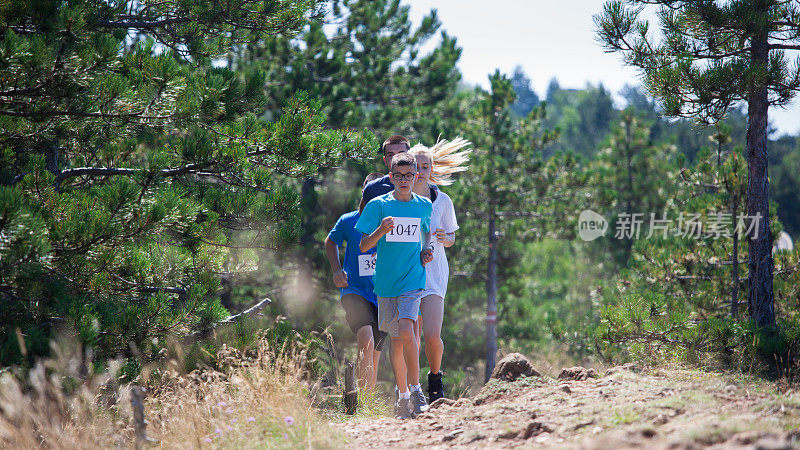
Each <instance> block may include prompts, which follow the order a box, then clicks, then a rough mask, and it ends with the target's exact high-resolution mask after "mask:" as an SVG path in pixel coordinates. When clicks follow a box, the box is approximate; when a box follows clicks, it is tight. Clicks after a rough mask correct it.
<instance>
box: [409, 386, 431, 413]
mask: <svg viewBox="0 0 800 450" xmlns="http://www.w3.org/2000/svg"><path fill="white" fill-rule="evenodd" d="M411 405H412V406H414V414H422V413H424V412H425V411H427V410H428V401H427V400H425V394H423V393H422V391H415V390H413V389H412V390H411Z"/></svg>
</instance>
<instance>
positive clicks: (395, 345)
mask: <svg viewBox="0 0 800 450" xmlns="http://www.w3.org/2000/svg"><path fill="white" fill-rule="evenodd" d="M389 356H390V359H391V360H392V372H394V380H395V382H396V383H397V389H399V390H400V392H401V393H402V392H406V391H407V390H408V383H407V382H406V375H408V374H407V373H406V365H405V362H404V361H403V359H404V358H403V356H404V355H403V340H402V339H401V338H399V337H393V338H392V348H391V349H389Z"/></svg>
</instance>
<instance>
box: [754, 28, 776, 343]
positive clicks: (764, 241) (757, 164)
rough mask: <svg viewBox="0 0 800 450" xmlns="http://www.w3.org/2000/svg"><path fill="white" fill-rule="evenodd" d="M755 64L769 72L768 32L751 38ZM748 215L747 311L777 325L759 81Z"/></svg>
mask: <svg viewBox="0 0 800 450" xmlns="http://www.w3.org/2000/svg"><path fill="white" fill-rule="evenodd" d="M751 57H752V64H753V65H754V66H755V67H757V68H761V69H763V70H766V66H767V62H768V58H769V48H768V46H767V34H766V32H760V33H758V34H756V35H755V36H753V38H752V50H751ZM747 103H748V105H747V106H748V108H747V113H748V124H747V171H748V179H747V215H748V216H749V220H754V221H756V227H754V229H753V231H752V232H750V233H748V242H749V247H750V256H749V260H748V266H749V272H750V273H749V281H750V286H749V293H748V300H747V306H748V312H749V313H750V317H752V318H753V320H755V322H756V325H757V326H758V327H760V328H761V327H768V326H771V325H773V324H774V323H775V310H774V297H773V291H772V273H773V260H772V233H771V231H770V227H769V178H768V177H767V109H768V107H769V104H768V102H767V87H766V86H765V85H764V82H763V81H760V80H759V79H758V78H757V81H755V82H754V84H753V86H752V87H751V88H750V92H749V94H748V98H747Z"/></svg>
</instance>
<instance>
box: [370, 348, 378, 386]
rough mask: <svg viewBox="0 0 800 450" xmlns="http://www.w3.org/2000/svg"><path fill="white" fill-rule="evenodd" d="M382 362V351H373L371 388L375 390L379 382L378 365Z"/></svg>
mask: <svg viewBox="0 0 800 450" xmlns="http://www.w3.org/2000/svg"><path fill="white" fill-rule="evenodd" d="M380 361H381V351H380V350H373V351H372V379H370V380H369V388H370V389H374V388H375V383H377V382H378V363H379V362H380Z"/></svg>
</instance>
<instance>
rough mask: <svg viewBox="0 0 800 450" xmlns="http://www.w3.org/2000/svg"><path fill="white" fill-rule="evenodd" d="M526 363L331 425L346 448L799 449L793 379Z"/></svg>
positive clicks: (799, 411) (799, 401) (799, 407)
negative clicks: (468, 389) (470, 386)
mask: <svg viewBox="0 0 800 450" xmlns="http://www.w3.org/2000/svg"><path fill="white" fill-rule="evenodd" d="M519 364H523V366H520V365H519ZM524 364H526V362H521V361H519V360H517V361H513V364H511V365H509V366H508V367H507V368H506V369H507V370H506V371H505V373H500V374H499V375H498V378H499V379H492V380H491V381H490V382H489V383H488V384H487V385H486V386H485V387H484V389H483V390H482V391H481V392H480V393H479V394H478V395H477V396H475V397H473V398H462V399H459V400H455V401H454V400H449V399H442V400H440V401H438V402H437V403H435V404H434V405H432V408H431V410H430V411H429V412H427V413H425V414H423V415H421V416H420V417H418V418H417V419H414V420H406V421H401V420H397V419H393V418H378V419H369V420H364V419H362V420H357V419H353V420H350V421H346V422H343V423H340V424H338V425H337V426H338V427H340V429H341V430H342V431H343V432H344V433H345V435H346V436H347V440H348V443H349V445H350V446H352V448H416V447H428V448H451V447H460V448H487V447H488V448H514V447H552V448H586V449H606V448H609V449H610V448H648V449H650V448H655V449H659V448H663V449H667V448H670V449H694V448H753V449H756V448H757V449H790V448H800V429H799V428H800V392H798V391H797V390H795V389H793V388H792V387H791V386H789V385H785V386H781V385H780V384H776V383H767V382H764V381H763V380H759V379H757V378H753V377H746V376H730V375H720V374H716V373H706V372H702V371H694V370H683V369H678V370H664V369H661V370H656V371H650V372H646V373H645V372H641V371H639V370H637V368H636V367H635V366H633V365H626V366H622V367H616V368H612V369H609V370H607V371H605V372H604V373H602V374H598V373H596V372H595V371H594V370H592V369H583V368H571V369H564V370H562V371H561V373H560V374H559V376H558V377H557V378H552V377H548V376H540V375H539V374H538V373H537V372H536V371H535V370H533V369H530V368H528V369H525V367H524ZM500 366H502V364H498V367H500ZM509 367H510V369H509ZM520 367H522V368H521V369H520ZM497 373H498V371H496V374H497ZM512 380H513V381H512Z"/></svg>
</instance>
